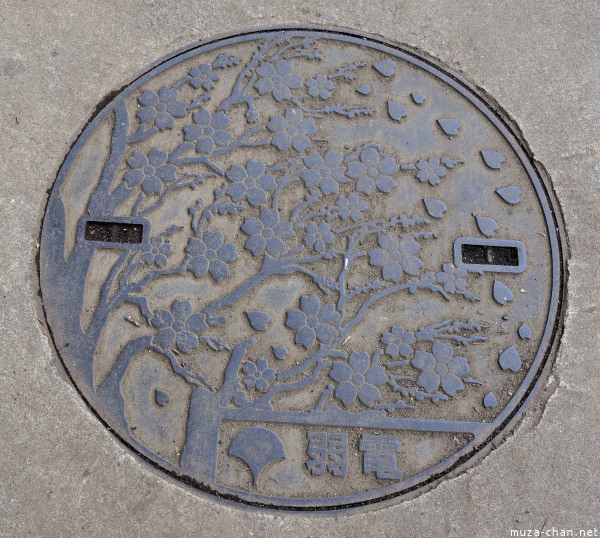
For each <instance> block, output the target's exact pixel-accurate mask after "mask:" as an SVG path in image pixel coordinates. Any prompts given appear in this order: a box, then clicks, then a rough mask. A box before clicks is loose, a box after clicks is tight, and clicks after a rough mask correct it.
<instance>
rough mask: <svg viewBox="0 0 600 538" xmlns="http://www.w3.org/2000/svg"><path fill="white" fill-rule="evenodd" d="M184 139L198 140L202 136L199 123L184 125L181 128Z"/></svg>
mask: <svg viewBox="0 0 600 538" xmlns="http://www.w3.org/2000/svg"><path fill="white" fill-rule="evenodd" d="M183 133H184V136H183V138H184V139H185V140H188V141H190V140H198V139H199V138H200V137H201V136H202V127H200V126H199V125H186V126H185V127H184V128H183Z"/></svg>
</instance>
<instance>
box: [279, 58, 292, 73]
mask: <svg viewBox="0 0 600 538" xmlns="http://www.w3.org/2000/svg"><path fill="white" fill-rule="evenodd" d="M293 68H294V64H292V62H286V61H285V60H284V59H283V58H281V59H279V60H277V63H276V64H275V71H276V72H277V74H278V75H281V76H285V75H289V74H290V73H291V72H292V69H293Z"/></svg>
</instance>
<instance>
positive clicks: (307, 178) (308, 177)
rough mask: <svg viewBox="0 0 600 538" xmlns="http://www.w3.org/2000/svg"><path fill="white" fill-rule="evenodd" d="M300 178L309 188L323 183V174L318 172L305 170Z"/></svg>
mask: <svg viewBox="0 0 600 538" xmlns="http://www.w3.org/2000/svg"><path fill="white" fill-rule="evenodd" d="M300 178H301V179H302V181H304V184H305V185H306V186H307V187H316V186H317V185H318V184H319V182H320V181H321V174H319V172H317V171H316V170H305V171H304V172H302V174H301V176H300Z"/></svg>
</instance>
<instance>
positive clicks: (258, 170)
mask: <svg viewBox="0 0 600 538" xmlns="http://www.w3.org/2000/svg"><path fill="white" fill-rule="evenodd" d="M246 171H247V172H248V175H249V176H252V177H259V176H261V175H262V174H263V173H264V171H265V163H263V162H261V161H255V160H254V159H250V160H249V161H248V162H247V163H246Z"/></svg>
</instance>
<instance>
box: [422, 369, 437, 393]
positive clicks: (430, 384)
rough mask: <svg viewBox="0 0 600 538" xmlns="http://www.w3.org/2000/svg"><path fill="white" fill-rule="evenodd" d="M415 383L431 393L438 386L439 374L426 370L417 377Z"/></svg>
mask: <svg viewBox="0 0 600 538" xmlns="http://www.w3.org/2000/svg"><path fill="white" fill-rule="evenodd" d="M417 385H419V387H422V388H424V389H425V390H426V391H427V392H429V393H432V392H435V391H436V390H437V388H438V387H439V386H440V376H439V375H437V374H436V373H435V372H432V371H430V370H427V371H425V372H423V373H422V374H421V375H420V376H419V377H418V378H417Z"/></svg>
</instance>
